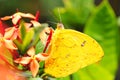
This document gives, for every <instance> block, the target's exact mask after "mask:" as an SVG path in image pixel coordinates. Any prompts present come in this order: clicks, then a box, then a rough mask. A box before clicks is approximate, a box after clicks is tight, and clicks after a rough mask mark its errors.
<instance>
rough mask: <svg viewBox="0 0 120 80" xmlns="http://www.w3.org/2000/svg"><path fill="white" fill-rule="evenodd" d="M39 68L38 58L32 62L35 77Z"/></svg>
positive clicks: (31, 67)
mask: <svg viewBox="0 0 120 80" xmlns="http://www.w3.org/2000/svg"><path fill="white" fill-rule="evenodd" d="M38 70H39V63H38V62H37V60H35V59H33V60H32V61H31V63H30V71H31V72H32V75H33V77H35V76H36V75H37V73H38Z"/></svg>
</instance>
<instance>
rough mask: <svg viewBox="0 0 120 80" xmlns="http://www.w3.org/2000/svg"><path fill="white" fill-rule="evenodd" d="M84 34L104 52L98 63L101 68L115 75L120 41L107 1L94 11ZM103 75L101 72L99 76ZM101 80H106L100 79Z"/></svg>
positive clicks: (114, 19) (114, 18)
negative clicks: (91, 38)
mask: <svg viewBox="0 0 120 80" xmlns="http://www.w3.org/2000/svg"><path fill="white" fill-rule="evenodd" d="M84 32H85V33H86V34H88V35H90V36H91V37H93V38H94V39H96V40H97V41H98V42H99V43H100V45H101V46H102V48H103V50H104V53H105V55H104V57H103V59H102V61H100V65H101V67H103V68H104V69H106V70H108V72H109V73H110V74H112V75H115V73H116V69H117V66H118V63H117V61H118V57H117V54H118V53H119V52H118V50H117V49H118V46H117V43H118V41H120V40H118V38H117V37H118V36H119V35H118V34H119V33H118V25H117V19H116V16H115V14H114V12H113V10H112V8H111V6H110V5H109V3H108V1H107V0H104V1H103V2H102V3H101V4H100V5H99V6H98V7H97V8H96V9H95V11H94V12H93V14H92V16H91V17H90V19H89V20H88V22H87V24H86V27H85V30H84ZM98 68H99V67H98ZM96 69H97V68H96ZM104 73H105V71H104V70H103V72H101V73H100V74H99V75H102V74H104ZM106 76H108V75H106ZM104 77H105V76H104ZM109 78H110V79H109V80H112V79H113V78H112V77H109ZM98 79H99V78H98ZM98 79H97V80H98ZM102 80H108V79H103V78H102Z"/></svg>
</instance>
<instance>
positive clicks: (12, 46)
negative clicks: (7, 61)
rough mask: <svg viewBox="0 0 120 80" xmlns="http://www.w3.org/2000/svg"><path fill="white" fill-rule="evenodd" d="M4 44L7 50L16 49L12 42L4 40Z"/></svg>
mask: <svg viewBox="0 0 120 80" xmlns="http://www.w3.org/2000/svg"><path fill="white" fill-rule="evenodd" d="M4 42H5V46H6V47H7V48H8V49H17V47H16V45H15V44H14V43H13V42H12V40H6V39H4Z"/></svg>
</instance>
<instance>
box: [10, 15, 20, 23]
mask: <svg viewBox="0 0 120 80" xmlns="http://www.w3.org/2000/svg"><path fill="white" fill-rule="evenodd" d="M20 19H21V16H20V15H13V18H12V22H13V24H14V25H16V24H17V23H18V22H19V20H20Z"/></svg>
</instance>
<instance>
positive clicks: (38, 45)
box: [35, 41, 45, 54]
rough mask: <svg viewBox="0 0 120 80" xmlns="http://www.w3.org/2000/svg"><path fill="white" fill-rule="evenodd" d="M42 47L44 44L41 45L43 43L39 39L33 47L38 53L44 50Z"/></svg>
mask: <svg viewBox="0 0 120 80" xmlns="http://www.w3.org/2000/svg"><path fill="white" fill-rule="evenodd" d="M44 47H45V45H43V43H42V42H41V41H39V42H38V43H37V45H36V47H35V53H36V54H38V53H40V52H41V53H42V52H43V50H44Z"/></svg>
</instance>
